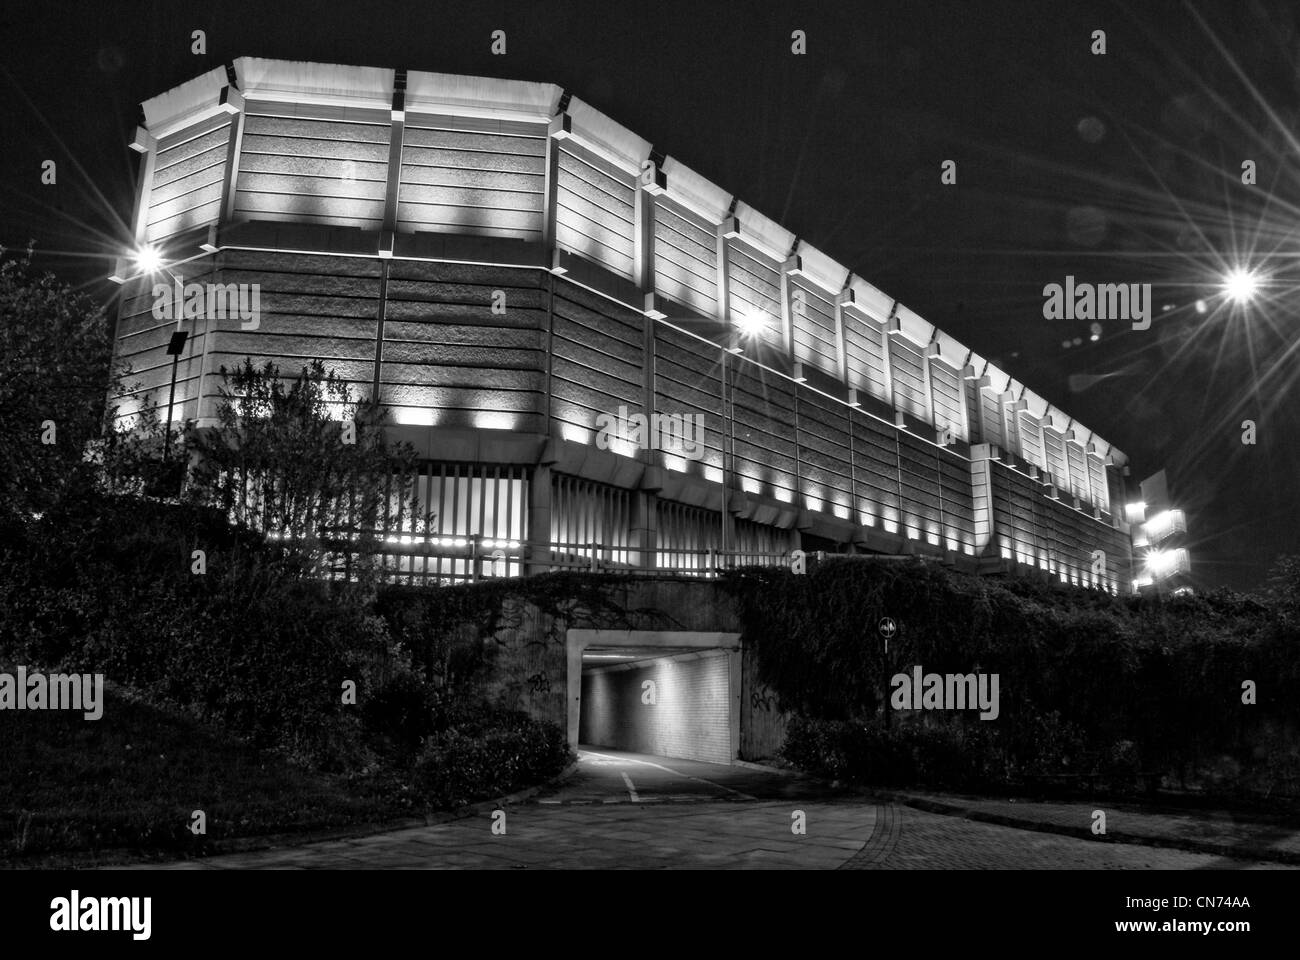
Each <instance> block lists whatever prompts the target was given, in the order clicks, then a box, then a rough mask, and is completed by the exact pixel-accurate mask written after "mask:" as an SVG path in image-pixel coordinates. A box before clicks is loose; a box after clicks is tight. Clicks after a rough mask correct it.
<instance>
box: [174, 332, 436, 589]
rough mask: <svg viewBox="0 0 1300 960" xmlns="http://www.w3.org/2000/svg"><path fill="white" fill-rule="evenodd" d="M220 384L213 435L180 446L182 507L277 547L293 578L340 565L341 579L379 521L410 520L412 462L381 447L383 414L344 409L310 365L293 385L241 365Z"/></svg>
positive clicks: (356, 567)
mask: <svg viewBox="0 0 1300 960" xmlns="http://www.w3.org/2000/svg"><path fill="white" fill-rule="evenodd" d="M221 374H222V378H223V384H222V386H221V387H220V396H221V400H220V403H219V405H218V410H217V420H218V423H217V425H216V426H215V427H209V428H204V429H201V430H194V431H191V433H190V434H189V435H188V436H187V438H186V444H187V447H188V449H189V451H190V460H191V472H190V477H189V480H188V485H187V493H186V498H187V499H191V500H194V501H196V502H198V503H201V504H204V505H208V506H215V507H218V508H219V509H221V510H222V511H223V512H225V514H226V515H227V516H228V517H229V518H230V519H231V521H232V522H234V523H236V524H239V525H242V526H245V527H248V528H251V529H254V530H258V531H260V532H262V533H264V534H265V535H266V536H268V537H269V538H272V539H276V540H279V541H280V542H281V543H282V544H283V545H284V546H285V548H286V550H287V551H288V552H289V553H290V555H291V556H293V557H295V558H296V559H297V560H298V562H299V563H300V568H301V571H302V572H303V573H307V572H314V571H319V570H320V569H321V567H322V564H325V565H333V564H336V563H339V562H342V564H343V567H344V569H345V571H346V572H347V573H348V574H349V575H355V574H357V573H359V572H360V570H361V568H362V567H365V566H367V565H366V564H359V563H358V561H359V560H360V559H361V558H365V557H371V556H373V555H374V554H375V553H376V552H377V548H378V542H377V536H378V530H379V528H380V526H381V523H382V521H383V520H384V517H385V515H386V513H387V514H388V515H389V516H391V515H392V514H394V513H396V512H398V511H400V512H401V513H402V514H403V515H404V516H406V517H408V518H413V519H414V521H415V522H414V523H412V525H411V528H412V530H413V532H414V531H416V530H421V529H423V530H427V529H428V518H427V517H416V516H415V500H414V497H413V483H412V481H411V479H410V478H409V470H410V467H411V466H412V464H413V462H414V459H415V452H414V450H413V449H411V447H410V446H409V445H407V444H401V445H390V444H388V443H387V442H386V441H385V439H384V432H383V426H384V423H385V421H386V420H387V411H386V410H385V409H384V408H383V407H381V406H379V405H378V404H376V403H374V402H373V401H370V400H359V401H358V400H353V399H352V397H351V392H350V390H349V389H348V385H347V384H346V383H344V382H343V381H341V380H340V379H339V378H338V377H337V376H336V375H335V374H334V372H333V371H332V370H330V371H326V369H325V367H324V364H323V363H322V362H321V361H319V360H313V361H312V362H311V363H310V364H309V365H308V366H306V367H303V368H302V371H301V373H300V374H299V375H298V376H297V377H296V378H295V379H293V380H289V381H286V380H285V379H284V378H282V377H281V376H280V371H279V368H278V367H277V366H276V365H275V364H274V363H272V362H270V361H267V362H266V363H265V365H263V366H262V367H260V368H259V367H255V366H254V365H253V362H252V360H251V359H248V358H245V360H244V362H243V364H242V365H241V366H239V367H238V368H236V369H235V370H234V371H230V372H228V371H227V370H226V368H225V367H222V368H221Z"/></svg>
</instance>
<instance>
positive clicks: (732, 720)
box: [570, 630, 740, 763]
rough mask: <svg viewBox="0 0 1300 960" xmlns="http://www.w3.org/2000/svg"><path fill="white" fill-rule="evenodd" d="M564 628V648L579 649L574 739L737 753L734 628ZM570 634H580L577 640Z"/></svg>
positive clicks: (708, 755)
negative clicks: (704, 630)
mask: <svg viewBox="0 0 1300 960" xmlns="http://www.w3.org/2000/svg"><path fill="white" fill-rule="evenodd" d="M570 634H571V637H570V643H571V652H572V653H577V654H578V657H573V658H571V660H570V670H571V673H570V688H571V691H572V693H573V697H572V699H571V703H570V706H571V715H570V741H571V742H573V743H574V745H575V746H576V745H577V744H578V743H582V744H587V745H591V746H593V747H606V748H610V749H614V750H623V751H629V752H632V753H639V754H649V755H653V756H660V757H672V758H677V759H684V760H702V761H708V762H711V763H731V762H732V761H733V760H735V759H736V756H737V751H738V748H739V731H740V697H739V693H740V689H739V688H740V682H739V680H740V678H739V674H740V645H739V639H738V638H737V637H736V636H735V635H734V634H702V633H689V632H672V631H598V630H591V631H579V630H572V631H570ZM574 634H578V635H580V636H579V637H577V638H576V641H577V642H576V643H575V638H574V637H573V636H572V635H574ZM574 646H577V647H578V649H577V650H574V649H573V647H574ZM574 660H577V661H578V662H577V663H575V662H574ZM575 666H576V667H578V676H577V677H576V678H575V677H574V676H573V668H574V667H575ZM575 679H576V680H577V683H574V680H575ZM575 688H576V689H575ZM575 707H576V710H574V709H573V708H575ZM574 713H576V716H574V715H573V714H574ZM574 721H576V723H575V722H574Z"/></svg>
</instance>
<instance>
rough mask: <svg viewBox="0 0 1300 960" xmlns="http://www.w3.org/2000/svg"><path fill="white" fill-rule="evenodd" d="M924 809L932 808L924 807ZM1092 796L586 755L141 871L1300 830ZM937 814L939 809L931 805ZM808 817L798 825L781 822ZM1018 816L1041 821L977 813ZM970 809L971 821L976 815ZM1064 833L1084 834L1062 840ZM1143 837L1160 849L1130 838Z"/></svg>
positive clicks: (736, 861) (1085, 841)
mask: <svg viewBox="0 0 1300 960" xmlns="http://www.w3.org/2000/svg"><path fill="white" fill-rule="evenodd" d="M908 804H921V805H924V806H930V805H933V806H932V807H931V809H918V808H917V807H916V806H911V805H908ZM1096 806H1097V805H1095V804H1091V803H1074V804H1070V803H1057V804H1035V803H1011V802H1010V801H1007V800H993V799H987V798H967V797H952V796H942V795H937V794H926V795H909V796H908V797H899V798H897V802H895V801H893V800H888V801H884V800H877V799H874V798H870V797H862V796H857V795H852V794H845V793H843V792H841V791H831V790H829V789H828V788H827V787H825V785H823V784H820V783H818V782H817V781H814V780H811V779H809V778H806V777H801V776H791V775H779V774H777V773H774V772H772V771H766V770H756V769H753V768H747V767H741V766H724V765H718V764H707V763H696V762H691V761H680V760H668V759H664V758H662V757H642V756H636V755H632V754H619V753H616V752H614V751H607V750H604V749H600V750H588V751H584V752H583V755H582V758H581V763H580V765H579V768H578V770H577V771H576V773H575V774H574V775H573V776H572V777H570V778H568V779H567V780H566V781H565V782H564V783H563V784H560V785H558V786H555V787H552V788H549V789H547V790H544V791H542V792H541V793H539V794H538V795H537V796H535V797H533V798H532V799H531V800H530V801H528V802H526V803H520V804H512V805H508V806H506V807H505V810H506V833H505V835H503V836H496V835H494V834H493V833H492V823H493V818H492V815H491V811H490V810H485V811H482V812H480V813H478V814H477V815H474V816H468V817H463V818H460V819H457V820H452V821H449V822H446V823H440V824H434V825H431V826H420V827H412V828H407V829H402V830H395V831H391V832H388V833H381V834H376V835H373V836H366V837H355V838H350V839H343V840H330V841H324V842H318V843H308V844H303V845H300V846H293V847H285V848H280V849H273V850H262V851H251V852H246V853H237V854H229V855H224V856H216V857H211V858H208V859H204V860H197V861H181V862H178V863H172V864H163V865H156V864H140V865H139V867H140V868H143V869H159V868H160V867H161V868H174V869H215V870H229V869H286V870H295V869H317V870H347V869H357V868H363V867H365V868H380V869H394V870H426V869H433V870H457V869H476V870H479V869H498V870H539V869H600V868H606V869H649V870H654V869H682V868H694V869H723V870H738V869H741V870H743V869H747V868H761V869H805V870H826V869H854V870H860V869H867V870H911V869H956V870H965V869H979V870H988V869H1015V870H1033V869H1097V870H1107V869H1123V870H1141V869H1258V868H1274V869H1276V868H1282V869H1287V868H1288V865H1287V864H1282V863H1277V862H1273V861H1268V860H1266V859H1259V858H1256V859H1251V858H1245V857H1240V856H1239V857H1228V856H1224V855H1223V854H1222V853H1220V852H1198V851H1189V850H1183V849H1175V848H1173V847H1172V846H1169V845H1168V844H1172V843H1175V842H1179V841H1180V840H1187V839H1189V838H1190V839H1192V840H1195V841H1197V842H1201V843H1205V844H1211V843H1219V844H1222V845H1224V849H1227V850H1237V851H1240V850H1241V849H1242V848H1243V847H1244V846H1246V845H1252V846H1257V847H1260V848H1261V849H1272V850H1278V851H1290V850H1292V849H1296V848H1297V845H1298V844H1300V841H1297V838H1296V835H1295V832H1293V831H1288V830H1285V829H1283V828H1280V827H1267V826H1260V825H1258V824H1256V825H1253V826H1252V825H1250V824H1245V823H1238V822H1235V821H1233V820H1232V818H1230V817H1220V818H1214V817H1197V816H1193V815H1191V814H1186V813H1178V814H1172V815H1170V814H1163V813H1156V812H1152V811H1144V810H1141V809H1138V808H1124V809H1119V808H1115V809H1112V808H1105V809H1106V810H1107V836H1105V837H1093V836H1091V834H1090V833H1089V832H1088V829H1089V827H1090V825H1091V811H1092V810H1093V809H1094V808H1096ZM933 807H939V808H941V809H943V810H945V811H947V812H935V810H934V808H933ZM796 810H799V811H803V814H804V817H805V820H806V833H805V834H803V835H797V834H795V833H794V832H792V830H791V825H792V822H793V820H792V814H793V813H794V812H795V811H796ZM1002 816H1014V817H1015V818H1017V819H1019V820H1023V821H1027V822H1029V823H1031V824H1033V825H1034V826H1035V827H1036V828H1037V829H1020V828H1018V827H1014V826H1007V825H1004V824H999V823H990V822H984V820H982V819H981V818H983V817H993V818H997V817H1002ZM971 817H974V818H975V819H971ZM1052 831H1074V832H1076V833H1078V834H1079V835H1062V834H1061V833H1060V832H1052ZM1144 831H1146V832H1147V833H1148V834H1149V835H1150V837H1151V839H1152V841H1153V842H1154V843H1156V844H1160V845H1156V846H1150V845H1145V844H1142V843H1139V842H1123V843H1121V842H1115V841H1116V840H1117V839H1128V840H1136V839H1139V838H1141V837H1142V836H1143V835H1144V834H1143V832H1144Z"/></svg>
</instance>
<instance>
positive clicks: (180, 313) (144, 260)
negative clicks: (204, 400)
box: [110, 244, 189, 463]
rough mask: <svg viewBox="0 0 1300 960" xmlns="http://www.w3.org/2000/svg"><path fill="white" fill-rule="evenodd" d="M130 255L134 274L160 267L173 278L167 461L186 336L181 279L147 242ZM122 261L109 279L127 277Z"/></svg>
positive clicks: (165, 435) (165, 431)
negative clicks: (134, 269) (173, 295)
mask: <svg viewBox="0 0 1300 960" xmlns="http://www.w3.org/2000/svg"><path fill="white" fill-rule="evenodd" d="M130 259H131V260H133V261H134V262H135V265H136V267H137V268H139V271H140V272H139V273H138V274H136V276H137V277H143V276H148V275H150V274H153V273H156V272H157V271H159V270H162V271H164V272H165V273H166V274H167V275H168V276H169V277H171V278H172V280H173V281H175V283H176V286H177V291H178V293H177V302H176V303H175V304H174V309H175V310H176V329H175V330H174V331H173V332H172V335H171V339H170V340H169V341H168V342H167V355H168V356H169V357H171V358H172V374H171V385H170V387H169V389H168V393H167V419H166V422H165V424H164V426H163V463H167V462H169V461H170V460H171V447H172V413H173V411H174V410H175V407H176V375H177V371H178V368H179V366H180V359H181V353H182V352H183V351H184V350H185V342H186V340H188V339H189V332H188V331H186V330H183V329H182V328H181V324H182V322H183V320H184V308H183V306H182V304H183V297H182V296H181V294H182V293H183V290H184V286H185V282H184V281H183V280H182V279H181V278H180V277H179V276H177V275H176V274H175V273H173V272H172V271H171V269H170V268H169V267H168V266H167V264H166V261H164V260H163V257H162V253H161V251H159V249H158V248H157V247H154V246H152V245H150V244H145V245H143V246H141V247H139V248H138V249H137V250H135V252H134V253H133V254H131V257H130ZM122 263H123V261H120V260H119V261H118V264H119V266H118V269H117V271H116V272H115V273H114V274H113V276H112V277H110V279H111V280H113V281H115V282H117V283H124V282H125V281H126V279H127V278H126V277H125V271H124V270H123V269H121V264H122Z"/></svg>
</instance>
